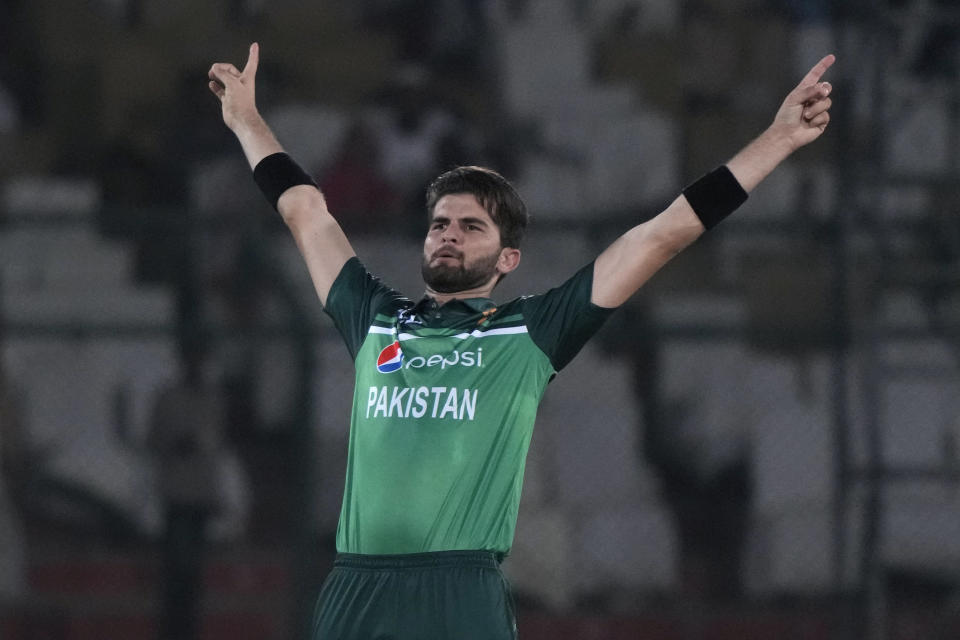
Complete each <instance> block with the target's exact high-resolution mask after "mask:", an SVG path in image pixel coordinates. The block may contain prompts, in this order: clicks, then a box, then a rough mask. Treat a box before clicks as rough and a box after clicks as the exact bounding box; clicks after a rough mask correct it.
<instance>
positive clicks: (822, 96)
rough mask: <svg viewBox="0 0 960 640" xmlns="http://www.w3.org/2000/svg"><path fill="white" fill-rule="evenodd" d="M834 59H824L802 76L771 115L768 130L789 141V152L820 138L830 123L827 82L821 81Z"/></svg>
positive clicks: (827, 57) (831, 56) (828, 86)
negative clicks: (772, 115) (771, 120)
mask: <svg viewBox="0 0 960 640" xmlns="http://www.w3.org/2000/svg"><path fill="white" fill-rule="evenodd" d="M835 60H836V58H835V57H834V56H833V54H831V55H828V56H824V57H823V59H821V60H820V62H818V63H817V64H816V65H814V67H813V68H812V69H810V71H808V72H807V75H805V76H804V77H803V80H801V81H800V84H798V85H797V86H796V87H795V88H794V89H793V91H791V92H790V93H789V94H787V97H786V99H784V101H783V104H782V105H780V109H779V110H778V111H777V115H776V116H774V119H773V124H772V125H771V127H770V128H771V129H772V130H774V131H775V132H776V133H777V134H779V135H780V136H782V137H783V139H786V140H789V141H790V144H791V146H792V148H793V149H798V148H800V147H802V146H804V145H806V144H810V143H811V142H813V141H814V140H816V139H817V138H819V137H820V135H821V134H822V133H823V132H824V130H825V129H826V128H827V124H828V123H829V122H830V111H829V110H830V105H831V104H832V101H831V100H830V92H831V91H832V90H833V87H832V86H831V85H830V83H829V82H821V81H820V78H821V77H823V74H824V73H826V71H827V69H829V68H830V65H832V64H833V63H834V61H835Z"/></svg>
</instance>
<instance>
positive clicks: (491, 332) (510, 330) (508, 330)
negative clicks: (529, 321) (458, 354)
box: [367, 325, 527, 342]
mask: <svg viewBox="0 0 960 640" xmlns="http://www.w3.org/2000/svg"><path fill="white" fill-rule="evenodd" d="M393 332H394V330H393V329H392V328H388V327H375V326H371V327H370V330H369V331H368V332H367V333H376V334H382V335H387V336H389V335H393ZM516 333H527V327H526V325H524V326H522V327H504V328H502V329H488V330H486V331H480V330H479V329H474V330H473V331H471V332H470V333H458V334H456V335H453V336H449V337H452V338H457V339H458V340H465V339H467V338H486V337H487V336H503V335H510V334H516ZM426 337H431V338H432V337H439V336H415V335H413V334H412V333H401V334H399V335H398V336H397V340H399V341H400V342H403V341H404V340H417V339H419V338H426Z"/></svg>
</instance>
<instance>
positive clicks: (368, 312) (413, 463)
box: [325, 258, 611, 554]
mask: <svg viewBox="0 0 960 640" xmlns="http://www.w3.org/2000/svg"><path fill="white" fill-rule="evenodd" d="M592 283H593V265H592V264H590V265H587V266H586V267H584V268H583V269H581V270H580V271H579V272H578V273H577V274H576V275H574V276H573V277H572V278H571V279H570V280H568V281H567V282H566V283H564V284H563V285H561V286H559V287H557V288H555V289H551V290H550V291H548V292H546V293H544V294H542V295H535V296H527V297H522V298H518V299H516V300H513V301H511V302H508V303H506V304H501V305H498V304H496V303H494V302H493V301H492V300H489V299H486V298H473V299H466V300H453V301H450V302H448V303H446V304H444V305H443V306H438V305H437V304H436V302H435V301H433V299H432V298H424V299H423V300H421V301H420V302H418V303H414V302H413V301H411V300H409V299H407V298H405V297H403V296H402V295H401V294H399V293H398V292H396V291H394V290H393V289H390V288H389V287H387V286H385V285H383V284H382V283H381V282H380V281H379V280H377V279H376V278H374V277H372V276H371V275H370V274H369V273H368V272H367V270H366V269H365V268H364V267H363V265H362V264H361V263H360V261H359V260H357V259H356V258H351V259H350V260H349V261H348V262H347V263H346V264H345V265H344V267H343V269H342V270H341V272H340V274H339V275H338V276H337V279H336V280H335V282H334V283H333V286H332V287H331V289H330V293H329V295H328V297H327V305H326V307H325V311H326V313H327V314H329V315H330V317H331V318H332V319H333V321H334V324H335V325H336V326H337V328H338V330H339V331H340V333H341V335H342V336H343V337H344V340H345V341H346V344H347V348H348V350H349V351H350V354H351V356H352V357H353V359H354V365H355V368H356V387H355V390H354V397H353V414H352V417H351V422H350V444H349V453H348V460H347V478H346V485H345V488H344V496H343V505H342V508H341V511H340V523H339V526H338V528H337V550H338V551H340V552H342V553H360V554H400V553H422V552H428V551H448V550H463V549H486V550H492V551H497V552H501V553H507V552H509V550H510V546H511V544H512V543H513V533H514V528H515V527H516V521H517V510H518V508H519V504H520V491H521V487H522V484H523V471H524V465H525V462H526V456H527V450H528V448H529V445H530V437H531V435H532V433H533V424H534V419H535V417H536V411H537V405H538V404H539V402H540V399H541V397H542V395H543V391H544V389H545V388H546V386H547V383H548V382H549V381H550V379H551V378H552V377H553V376H554V375H555V374H556V373H557V371H559V370H560V369H561V368H562V367H563V366H564V365H566V364H567V363H568V362H569V361H570V360H571V359H572V358H573V357H574V356H575V355H576V353H577V352H578V351H579V350H580V348H581V347H582V346H583V344H584V343H585V342H586V341H587V340H588V339H589V338H590V337H591V336H592V335H593V334H594V333H595V332H596V331H597V329H599V327H600V325H601V324H602V323H603V321H604V320H605V319H606V318H607V316H608V315H609V313H610V311H611V310H610V309H604V308H601V307H598V306H596V305H594V304H592V303H591V302H590V290H591V287H592Z"/></svg>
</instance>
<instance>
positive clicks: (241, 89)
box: [207, 42, 260, 133]
mask: <svg viewBox="0 0 960 640" xmlns="http://www.w3.org/2000/svg"><path fill="white" fill-rule="evenodd" d="M259 62H260V45H258V44H257V43H256V42H254V43H253V44H251V45H250V53H249V55H248V57H247V63H246V64H245V65H244V67H243V71H239V70H237V68H236V67H235V66H233V65H232V64H230V63H229V62H217V63H214V65H213V66H212V67H210V71H209V72H208V73H207V77H208V78H209V79H210V82H209V83H208V84H207V86H209V87H210V91H212V92H213V93H214V94H215V95H216V96H217V97H218V98H220V105H221V108H222V110H223V122H224V123H225V124H226V125H227V126H228V127H229V128H230V129H231V130H232V131H234V132H235V133H239V132H238V129H239V128H241V127H243V126H245V125H246V126H249V125H252V124H254V123H256V122H257V121H259V119H260V114H259V113H258V112H257V103H256V77H257V65H258V64H259Z"/></svg>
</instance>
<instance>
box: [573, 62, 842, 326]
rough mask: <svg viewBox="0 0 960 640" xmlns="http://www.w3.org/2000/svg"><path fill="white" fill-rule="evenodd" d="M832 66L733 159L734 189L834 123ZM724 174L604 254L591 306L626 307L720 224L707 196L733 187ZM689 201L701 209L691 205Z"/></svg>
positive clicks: (811, 75)
mask: <svg viewBox="0 0 960 640" xmlns="http://www.w3.org/2000/svg"><path fill="white" fill-rule="evenodd" d="M833 62H834V56H832V55H828V56H826V57H824V58H823V59H822V60H820V62H818V63H817V64H816V65H815V66H814V67H813V68H812V69H811V70H810V71H809V72H808V73H807V75H806V76H804V78H803V80H801V81H800V84H798V85H797V86H796V87H795V88H794V89H793V91H791V92H790V93H789V94H787V97H786V98H785V99H784V101H783V104H781V105H780V108H779V109H778V110H777V113H776V116H774V119H773V122H772V123H771V124H770V126H769V127H767V129H766V130H765V131H764V132H763V133H761V134H760V136H758V137H757V138H756V139H754V140H753V141H752V142H751V143H750V144H748V145H747V146H746V147H744V148H743V149H742V150H741V151H740V152H738V153H737V154H736V155H735V156H734V157H733V158H731V159H730V161H729V162H728V163H727V165H726V167H727V169H729V171H730V174H732V178H734V179H735V180H736V182H735V183H731V185H732V187H733V188H736V189H738V190H739V188H742V189H743V192H745V193H749V192H750V191H752V190H753V189H754V188H755V187H756V186H757V185H758V184H760V182H761V181H762V180H763V179H764V178H766V177H767V176H768V175H769V174H770V172H772V171H773V170H774V169H775V168H776V167H777V165H779V164H780V163H781V162H783V160H785V159H786V158H787V156H789V155H790V154H791V153H793V152H794V151H796V150H797V149H799V148H800V147H802V146H804V145H806V144H809V143H811V142H813V141H814V140H816V139H817V138H818V137H820V135H821V134H822V133H823V131H824V129H826V127H827V123H829V121H830V112H829V109H830V105H831V100H830V97H829V96H830V91H831V86H830V83H828V82H821V81H820V78H821V77H822V76H823V74H824V73H825V72H826V70H827V69H828V68H829V67H830V65H832V64H833ZM730 174H726V176H727V177H728V178H729V175H730ZM724 175H725V174H724V173H722V172H721V173H717V174H715V180H714V182H706V183H705V182H702V181H700V186H701V187H703V186H704V185H706V188H700V189H699V190H694V191H691V189H687V190H685V195H680V196H679V197H677V199H676V200H674V201H673V202H672V203H671V204H670V206H668V207H667V208H666V209H665V210H664V211H662V212H661V213H660V214H658V215H657V216H656V217H654V218H652V219H651V220H649V221H647V222H644V223H643V224H640V225H637V226H636V227H633V228H632V229H630V230H629V231H627V232H626V233H625V234H623V235H622V236H620V237H619V238H618V239H617V240H615V241H614V242H613V244H611V245H610V246H609V247H608V248H607V249H606V250H604V252H603V253H601V254H600V256H599V257H597V260H596V263H595V265H594V275H593V290H592V293H591V298H590V299H591V301H592V302H593V303H594V304H596V305H599V306H601V307H616V306H619V305H621V304H623V303H624V302H625V301H626V300H627V299H628V298H629V297H630V296H631V295H633V294H634V293H635V292H636V291H637V289H639V288H640V287H641V286H642V285H643V284H644V283H645V282H646V281H647V280H649V279H650V277H651V276H653V274H655V273H656V272H657V271H659V270H660V268H661V267H663V266H664V265H665V264H666V263H667V262H668V261H669V260H670V259H671V258H672V257H674V256H675V255H677V254H678V253H680V252H681V251H682V250H683V249H685V248H686V247H688V246H689V245H690V244H692V243H693V242H694V240H696V239H697V238H699V237H700V235H701V234H702V233H703V232H704V231H705V230H706V227H705V226H704V222H703V219H707V220H708V222H715V221H717V218H716V216H717V215H718V214H717V212H716V211H713V212H711V211H707V210H706V209H710V208H712V205H713V203H711V202H708V201H705V200H704V197H708V198H709V197H710V195H711V193H712V192H713V191H714V190H715V189H716V188H720V187H727V186H730V185H727V184H725V183H724V182H723V181H722V179H723V177H724ZM736 183H739V187H738V186H737V184H736ZM696 186H697V183H695V184H694V185H691V187H696ZM693 193H697V194H698V196H699V199H698V198H697V197H693V195H692V194H693ZM744 195H745V194H744ZM688 196H690V199H688ZM691 199H692V200H694V201H695V202H694V205H695V206H696V207H697V210H695V206H691V202H690V200H691ZM720 200H723V198H720ZM705 205H706V206H705ZM723 206H726V205H725V204H721V206H720V208H723ZM726 213H729V211H726Z"/></svg>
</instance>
